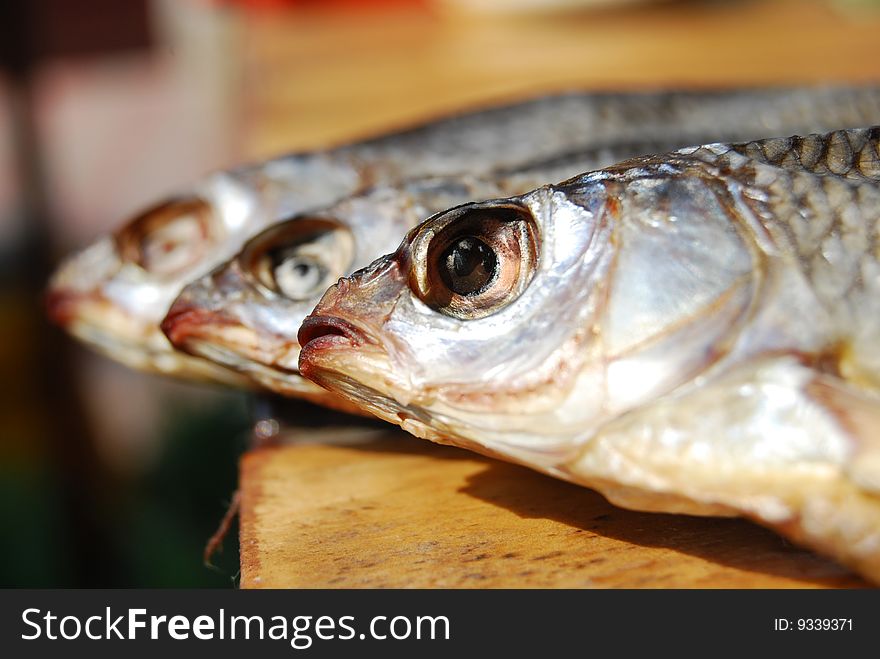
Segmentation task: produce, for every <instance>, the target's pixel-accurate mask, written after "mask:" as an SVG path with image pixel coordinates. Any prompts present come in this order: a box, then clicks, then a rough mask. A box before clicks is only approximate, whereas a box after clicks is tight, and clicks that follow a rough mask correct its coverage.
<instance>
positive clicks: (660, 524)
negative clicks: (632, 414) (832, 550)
mask: <svg viewBox="0 0 880 659" xmlns="http://www.w3.org/2000/svg"><path fill="white" fill-rule="evenodd" d="M241 483H242V488H243V489H242V513H241V515H242V516H241V586H242V587H243V588H325V587H330V588H334V587H338V588H421V587H431V588H517V587H526V588H542V587H549V588H556V587H566V588H612V587H613V588H668V587H674V588H705V587H712V588H791V587H805V588H822V587H859V586H862V585H864V584H863V582H862V581H861V580H860V579H858V578H857V577H855V576H853V575H851V574H850V573H848V572H847V571H846V570H844V569H843V568H841V567H839V566H837V565H836V564H834V563H832V562H830V561H827V560H825V559H822V558H819V557H817V556H815V555H814V554H812V553H809V552H806V551H803V550H801V549H799V548H796V547H794V546H792V545H791V544H789V543H787V542H786V541H784V540H783V539H782V538H780V537H778V536H776V535H775V534H773V533H771V532H770V531H768V530H765V529H763V528H760V527H758V526H756V525H754V524H751V523H749V522H746V521H742V520H732V519H712V518H699V517H688V516H683V515H658V514H649V513H637V512H632V511H627V510H622V509H620V508H615V507H614V506H612V505H611V504H609V503H608V502H607V501H606V500H605V499H603V498H602V497H601V496H600V495H599V494H597V493H595V492H593V491H591V490H587V489H584V488H581V487H577V486H574V485H571V484H569V483H564V482H561V481H557V480H554V479H552V478H549V477H546V476H543V475H541V474H537V473H535V472H532V471H530V470H528V469H525V468H523V467H519V466H515V465H510V464H506V463H502V462H496V461H493V460H489V459H486V458H482V457H480V456H477V455H473V454H470V453H468V452H466V451H463V450H461V449H455V448H449V447H442V446H436V445H433V444H430V443H428V442H424V441H422V440H417V439H415V438H413V437H410V436H409V435H405V434H403V433H400V432H396V431H389V432H388V433H387V434H386V435H385V437H383V438H381V439H379V440H375V441H372V442H368V443H364V444H359V445H354V446H332V445H294V446H283V447H277V448H264V449H259V450H256V451H253V452H251V453H249V454H248V455H246V456H245V457H244V459H243V461H242V464H241Z"/></svg>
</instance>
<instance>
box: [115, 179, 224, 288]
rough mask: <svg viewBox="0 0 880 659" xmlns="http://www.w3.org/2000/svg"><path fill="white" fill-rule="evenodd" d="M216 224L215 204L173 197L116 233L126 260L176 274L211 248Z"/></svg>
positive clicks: (155, 271)
mask: <svg viewBox="0 0 880 659" xmlns="http://www.w3.org/2000/svg"><path fill="white" fill-rule="evenodd" d="M215 224H216V223H215V222H214V221H213V213H212V211H211V206H210V204H208V202H206V201H204V200H203V199H200V198H197V197H184V198H177V199H172V200H170V201H166V202H164V203H162V204H159V205H157V206H154V207H152V208H149V209H147V210H146V211H144V212H143V213H141V214H140V215H138V216H137V217H136V218H134V219H133V220H132V221H131V222H129V223H128V224H127V225H126V226H125V227H124V228H123V229H122V230H121V231H119V233H117V234H116V244H117V247H118V249H119V253H120V256H121V258H122V260H123V261H127V262H129V263H134V264H135V265H138V266H139V267H141V268H142V269H144V270H145V271H147V272H149V273H151V274H155V275H160V276H168V275H174V274H176V273H179V272H181V271H182V270H185V269H186V268H189V267H190V266H192V265H193V264H195V263H196V262H197V261H198V260H199V259H200V258H201V257H202V256H203V254H204V253H205V252H206V251H207V250H208V249H210V243H211V242H212V240H213V239H214V238H215V236H214V235H213V234H214V232H215V231H216V229H217V227H216V226H215Z"/></svg>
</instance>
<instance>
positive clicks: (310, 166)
mask: <svg viewBox="0 0 880 659" xmlns="http://www.w3.org/2000/svg"><path fill="white" fill-rule="evenodd" d="M878 112H880V89H878V88H876V87H864V88H845V87H844V88H818V89H789V90H755V91H737V92H709V93H688V92H684V93H645V94H577V93H575V94H562V95H558V96H551V97H546V98H542V99H537V100H533V101H527V102H524V103H518V104H513V105H509V106H505V107H499V108H494V109H490V110H484V111H480V112H474V113H470V114H464V115H460V116H455V117H451V118H448V119H443V120H440V121H436V122H432V123H428V124H425V125H422V126H418V127H415V128H412V129H409V130H406V131H402V132H399V133H395V134H391V135H387V136H383V137H379V138H376V139H371V140H367V141H364V142H359V143H355V144H351V145H347V146H342V147H339V148H335V149H330V150H326V151H316V152H311V153H301V154H294V155H290V156H285V157H282V158H278V159H275V160H270V161H266V162H263V163H257V164H254V165H250V166H246V167H241V168H238V169H235V170H230V171H223V172H218V173H215V174H213V175H211V176H208V177H207V178H205V179H204V180H203V181H201V182H200V183H199V184H197V185H195V186H193V187H191V188H190V189H185V190H183V191H182V192H181V194H180V195H179V196H178V197H176V198H174V199H171V200H168V201H165V202H162V203H160V204H158V205H156V206H155V207H153V208H151V209H148V210H146V211H144V212H143V213H141V214H139V215H138V216H137V217H135V218H133V219H131V220H130V221H129V222H127V223H126V224H125V225H124V226H123V227H121V228H120V229H119V230H118V231H116V232H114V233H113V234H112V235H109V236H105V237H102V238H101V239H99V240H98V241H97V242H96V243H95V244H93V245H91V246H90V247H88V248H86V249H84V250H82V251H81V252H79V253H77V254H74V255H73V256H71V257H70V258H68V259H67V260H66V261H65V262H64V263H63V264H62V265H61V266H60V267H59V269H58V271H57V272H56V273H55V275H54V277H53V278H52V280H51V282H50V284H49V292H48V296H47V303H48V305H47V306H48V310H49V313H50V315H51V316H52V317H53V319H54V320H55V321H56V322H57V323H58V324H60V325H62V326H63V327H64V328H66V329H67V330H68V331H69V332H70V333H71V334H73V335H75V336H76V337H78V338H79V339H80V340H82V341H83V342H85V343H86V344H88V345H90V346H91V347H93V348H95V349H97V350H99V351H101V352H103V353H105V354H107V355H109V356H110V357H112V358H114V359H116V360H118V361H120V362H122V363H125V364H127V365H128V366H131V367H133V368H137V369H141V370H146V371H155V372H161V373H165V374H170V375H175V376H177V377H182V378H197V379H207V380H214V381H221V382H227V383H233V384H239V385H241V384H244V382H245V381H244V379H243V378H242V377H241V376H240V375H237V374H236V373H234V372H233V371H232V370H230V369H227V368H223V367H220V366H218V365H216V364H213V363H211V362H210V361H207V360H204V359H200V358H194V357H192V356H190V355H187V354H184V353H180V352H177V351H175V350H173V348H172V346H171V345H170V344H169V342H168V341H167V340H166V338H165V336H164V335H163V334H162V332H161V331H160V328H159V324H160V322H161V320H162V318H163V317H164V316H165V315H166V313H167V312H168V310H169V307H170V306H171V304H172V302H173V300H174V299H175V298H176V297H177V295H178V294H179V293H180V291H181V290H182V288H183V287H184V286H185V285H186V284H187V283H189V282H191V281H193V280H195V279H197V278H199V277H201V276H203V275H205V274H206V273H208V272H210V271H211V270H212V269H213V268H215V267H216V266H217V265H219V264H221V263H223V262H225V261H227V260H229V259H230V258H231V257H232V256H234V255H235V254H236V253H237V252H238V251H239V250H240V249H241V246H242V244H243V243H244V242H245V241H246V240H247V239H248V238H250V237H251V236H253V235H255V234H256V233H258V232H259V231H261V230H262V229H264V228H265V227H267V226H268V225H270V224H273V223H275V222H278V221H280V220H282V219H285V218H287V217H290V216H291V215H293V214H296V213H301V212H305V211H308V210H313V209H318V208H321V207H324V206H327V205H329V204H333V203H335V202H336V201H338V200H340V199H343V198H346V197H349V196H351V195H355V194H360V193H363V192H365V191H366V190H369V189H371V188H373V187H375V186H381V185H384V184H388V183H393V182H397V181H400V180H403V179H405V178H412V177H421V176H428V175H433V176H451V175H456V174H460V173H462V172H467V173H468V174H469V175H472V176H476V177H488V178H492V177H494V176H503V175H506V173H507V172H509V171H512V170H516V169H517V168H519V167H521V166H522V165H523V164H524V163H527V162H534V161H546V160H549V159H552V158H554V157H559V156H563V157H564V156H565V154H567V153H570V152H577V151H581V152H582V151H585V150H589V149H593V150H594V151H596V153H602V152H604V151H606V150H608V149H612V150H613V149H617V148H618V147H620V146H621V145H626V144H630V145H637V144H644V143H651V142H654V141H656V140H657V138H658V136H660V135H662V136H663V139H668V140H669V141H674V142H675V143H676V144H686V143H695V142H696V141H699V139H701V138H702V136H704V135H707V134H711V135H713V136H714V137H713V139H747V138H750V137H754V136H756V135H759V134H768V133H776V132H781V131H797V130H816V129H822V128H828V127H832V126H835V125H842V124H848V125H857V124H859V123H867V122H869V121H870V119H869V117H876V116H877V114H878Z"/></svg>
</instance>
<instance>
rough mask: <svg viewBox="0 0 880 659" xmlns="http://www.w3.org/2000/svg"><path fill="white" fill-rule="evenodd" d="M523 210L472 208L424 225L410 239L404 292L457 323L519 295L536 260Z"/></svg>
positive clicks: (532, 228) (531, 224) (532, 229)
mask: <svg viewBox="0 0 880 659" xmlns="http://www.w3.org/2000/svg"><path fill="white" fill-rule="evenodd" d="M538 252H539V245H538V229H537V226H536V224H535V221H534V218H533V217H532V215H531V213H530V212H529V210H528V209H527V208H525V207H523V206H520V205H518V204H514V203H510V202H504V203H499V202H487V203H485V204H472V205H468V206H464V207H461V208H459V209H455V210H454V211H450V212H447V213H446V214H444V215H440V216H437V217H436V218H434V219H433V220H429V221H428V222H427V223H426V224H425V225H424V226H423V228H422V230H421V231H419V232H418V233H417V234H416V236H415V238H414V240H413V259H412V267H411V271H410V287H411V289H412V290H413V292H414V293H415V294H416V296H417V297H418V298H419V299H420V300H421V301H422V302H424V303H425V304H427V305H428V306H429V307H431V308H432V309H435V310H437V311H439V312H440V313H442V314H444V315H447V316H451V317H453V318H458V319H461V320H473V319H477V318H484V317H486V316H489V315H491V314H493V313H495V312H496V311H498V310H500V309H501V308H503V307H505V306H507V305H508V304H510V303H511V302H513V300H515V299H516V298H517V297H519V295H520V294H521V293H522V291H523V290H525V288H526V286H527V285H528V283H529V282H530V281H531V278H532V276H533V275H534V272H535V269H536V267H537V260H538Z"/></svg>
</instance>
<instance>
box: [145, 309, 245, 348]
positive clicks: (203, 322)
mask: <svg viewBox="0 0 880 659" xmlns="http://www.w3.org/2000/svg"><path fill="white" fill-rule="evenodd" d="M237 324H238V323H237V322H236V320H235V319H234V318H231V317H230V316H227V315H226V314H224V313H222V312H219V311H213V310H210V309H205V308H204V307H199V306H196V305H193V304H189V303H187V302H184V303H180V302H175V303H174V304H173V305H171V308H170V309H169V310H168V313H167V314H166V315H165V318H163V319H162V323H161V324H160V326H159V327H160V328H161V329H162V333H163V334H164V335H165V336H167V337H168V340H169V341H171V344H172V345H173V346H174V347H175V348H177V349H178V350H183V351H185V352H191V350H190V348H191V344H193V343H196V342H200V341H201V340H204V339H207V338H211V337H213V336H214V335H215V334H216V330H217V328H220V327H229V326H231V325H237Z"/></svg>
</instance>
